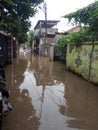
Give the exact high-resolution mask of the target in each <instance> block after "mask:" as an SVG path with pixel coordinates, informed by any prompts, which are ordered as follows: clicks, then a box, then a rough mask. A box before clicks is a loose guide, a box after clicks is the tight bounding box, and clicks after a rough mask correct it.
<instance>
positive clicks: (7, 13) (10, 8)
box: [0, 0, 43, 42]
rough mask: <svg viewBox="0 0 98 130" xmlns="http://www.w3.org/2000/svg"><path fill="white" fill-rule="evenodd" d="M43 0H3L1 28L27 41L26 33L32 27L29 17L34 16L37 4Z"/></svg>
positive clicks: (0, 18) (1, 2)
mask: <svg viewBox="0 0 98 130" xmlns="http://www.w3.org/2000/svg"><path fill="white" fill-rule="evenodd" d="M41 2H43V0H21V1H20V0H1V1H0V8H1V12H0V14H1V17H0V29H2V30H5V31H7V32H8V33H10V34H11V35H13V36H15V37H16V38H17V39H18V40H19V41H21V42H24V41H25V35H26V33H27V31H28V30H29V27H30V25H31V24H30V21H29V17H33V16H34V15H35V13H36V11H37V6H38V5H39V4H40V3H41Z"/></svg>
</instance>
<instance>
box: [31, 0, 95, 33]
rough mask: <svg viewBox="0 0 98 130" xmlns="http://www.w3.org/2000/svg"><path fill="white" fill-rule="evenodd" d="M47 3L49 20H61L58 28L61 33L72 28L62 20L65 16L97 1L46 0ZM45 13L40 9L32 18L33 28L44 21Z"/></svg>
mask: <svg viewBox="0 0 98 130" xmlns="http://www.w3.org/2000/svg"><path fill="white" fill-rule="evenodd" d="M45 1H46V3H47V20H60V21H61V22H59V24H58V25H57V28H58V29H59V32H63V31H66V30H68V29H70V28H71V26H70V25H68V22H67V21H66V20H65V19H64V18H61V17H62V16H64V15H65V14H68V13H71V12H74V11H77V10H78V9H80V8H83V7H86V6H87V5H89V4H91V3H93V2H94V1H95V0H67V1H66V0H45ZM44 19H45V16H44V12H43V11H42V10H41V9H39V12H38V13H37V14H36V15H35V17H33V18H31V19H30V20H31V21H32V27H31V29H32V28H34V27H35V25H36V23H37V21H38V20H44Z"/></svg>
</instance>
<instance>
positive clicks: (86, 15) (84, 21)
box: [64, 1, 98, 38]
mask: <svg viewBox="0 0 98 130" xmlns="http://www.w3.org/2000/svg"><path fill="white" fill-rule="evenodd" d="M64 18H68V20H69V22H71V23H72V24H73V25H78V26H82V25H83V26H85V27H86V29H87V33H88V34H89V33H90V34H92V36H93V38H95V37H96V36H97V35H98V1H95V2H94V3H92V4H90V5H88V6H87V7H84V8H82V9H79V10H77V11H76V12H73V13H70V14H67V15H65V16H64Z"/></svg>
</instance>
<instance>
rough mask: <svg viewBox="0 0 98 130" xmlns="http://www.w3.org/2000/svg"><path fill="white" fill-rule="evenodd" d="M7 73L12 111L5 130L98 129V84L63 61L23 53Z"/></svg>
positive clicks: (4, 120)
mask: <svg viewBox="0 0 98 130" xmlns="http://www.w3.org/2000/svg"><path fill="white" fill-rule="evenodd" d="M5 72H6V80H7V84H8V89H9V91H10V101H11V103H12V104H13V111H12V112H11V113H10V114H9V115H8V116H4V117H3V130H98V87H97V86H95V85H93V84H91V83H89V82H88V81H86V80H84V79H82V78H80V77H78V76H77V75H75V74H73V73H71V72H68V71H66V66H65V65H64V64H62V63H59V62H53V61H51V60H49V58H48V57H41V56H38V55H31V54H29V53H27V52H21V53H20V55H19V56H17V58H15V59H14V60H13V64H12V65H7V66H6V68H5Z"/></svg>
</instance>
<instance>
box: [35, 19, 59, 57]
mask: <svg viewBox="0 0 98 130" xmlns="http://www.w3.org/2000/svg"><path fill="white" fill-rule="evenodd" d="M58 22H59V21H57V20H47V21H46V20H39V21H38V22H37V24H36V26H35V28H34V34H35V35H34V40H33V50H34V52H35V53H38V54H39V55H48V54H49V46H50V43H53V42H54V41H55V35H56V33H57V32H58V29H57V28H56V25H57V23H58Z"/></svg>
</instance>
